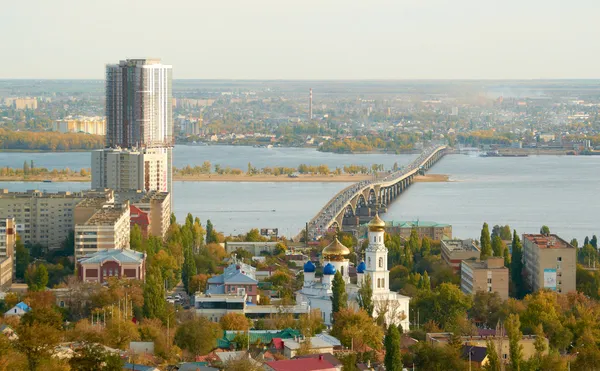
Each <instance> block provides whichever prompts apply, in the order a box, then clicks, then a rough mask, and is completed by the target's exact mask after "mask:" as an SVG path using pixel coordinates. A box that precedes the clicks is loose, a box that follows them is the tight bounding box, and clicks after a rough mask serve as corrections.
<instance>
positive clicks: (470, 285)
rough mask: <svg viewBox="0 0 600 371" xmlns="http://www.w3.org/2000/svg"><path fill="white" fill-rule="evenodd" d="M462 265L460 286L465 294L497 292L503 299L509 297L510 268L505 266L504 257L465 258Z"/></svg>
mask: <svg viewBox="0 0 600 371" xmlns="http://www.w3.org/2000/svg"><path fill="white" fill-rule="evenodd" d="M461 265H462V266H461V278H460V288H461V290H462V291H463V292H464V293H465V294H468V295H475V294H476V293H477V292H478V291H483V292H497V293H498V294H499V295H500V298H502V300H506V299H508V268H506V267H505V266H504V258H501V257H490V258H487V259H486V260H484V261H477V260H463V261H462V263H461Z"/></svg>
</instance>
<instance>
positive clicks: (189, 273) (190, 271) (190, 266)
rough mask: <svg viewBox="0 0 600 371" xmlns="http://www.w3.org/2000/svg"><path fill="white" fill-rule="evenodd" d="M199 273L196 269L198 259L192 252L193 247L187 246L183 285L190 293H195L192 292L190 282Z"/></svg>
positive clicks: (182, 276) (182, 275) (182, 271)
mask: <svg viewBox="0 0 600 371" xmlns="http://www.w3.org/2000/svg"><path fill="white" fill-rule="evenodd" d="M196 273H197V270H196V260H195V259H194V254H193V253H192V249H191V248H187V249H185V251H184V261H183V267H182V270H181V279H182V281H183V287H184V288H185V291H186V292H187V293H188V294H190V295H191V294H193V293H192V292H190V282H191V279H192V277H194V276H195V275H196Z"/></svg>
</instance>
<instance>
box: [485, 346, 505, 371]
mask: <svg viewBox="0 0 600 371" xmlns="http://www.w3.org/2000/svg"><path fill="white" fill-rule="evenodd" d="M486 348H487V357H488V363H487V364H486V365H485V366H483V369H484V370H485V371H501V370H502V365H501V363H500V357H499V356H498V351H496V345H495V344H494V342H493V341H491V340H488V341H487V345H486Z"/></svg>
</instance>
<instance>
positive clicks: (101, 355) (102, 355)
mask: <svg viewBox="0 0 600 371" xmlns="http://www.w3.org/2000/svg"><path fill="white" fill-rule="evenodd" d="M109 358H111V354H110V353H108V352H107V351H106V350H104V347H103V346H101V345H98V344H89V343H86V344H84V345H83V346H82V347H81V348H79V349H77V351H76V352H75V354H74V355H73V357H72V358H71V359H70V360H69V366H70V367H71V370H73V371H96V370H101V371H109V370H110V371H116V370H122V369H123V363H124V362H123V361H122V360H121V359H120V357H118V356H117V357H116V358H117V359H118V360H119V361H120V362H119V363H120V364H119V367H120V368H115V366H116V365H115V364H114V361H110V360H109Z"/></svg>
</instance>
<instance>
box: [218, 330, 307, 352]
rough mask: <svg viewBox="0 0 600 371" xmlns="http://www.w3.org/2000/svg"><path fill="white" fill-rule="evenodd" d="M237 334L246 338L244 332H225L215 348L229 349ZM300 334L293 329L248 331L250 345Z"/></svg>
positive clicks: (267, 342) (268, 342)
mask: <svg viewBox="0 0 600 371" xmlns="http://www.w3.org/2000/svg"><path fill="white" fill-rule="evenodd" d="M238 334H242V335H243V336H247V335H246V334H247V333H246V332H245V331H225V334H224V335H223V338H221V339H219V340H217V347H219V348H223V349H229V348H230V346H231V343H232V342H233V340H234V339H235V337H236V336H237V335H238ZM300 335H301V333H300V331H298V330H294V329H289V328H288V329H285V330H250V331H249V337H250V344H256V343H260V344H270V343H271V341H272V340H274V339H276V338H277V339H279V340H280V341H281V339H291V338H294V337H295V336H296V337H297V336H300ZM281 349H283V347H282V348H281Z"/></svg>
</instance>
